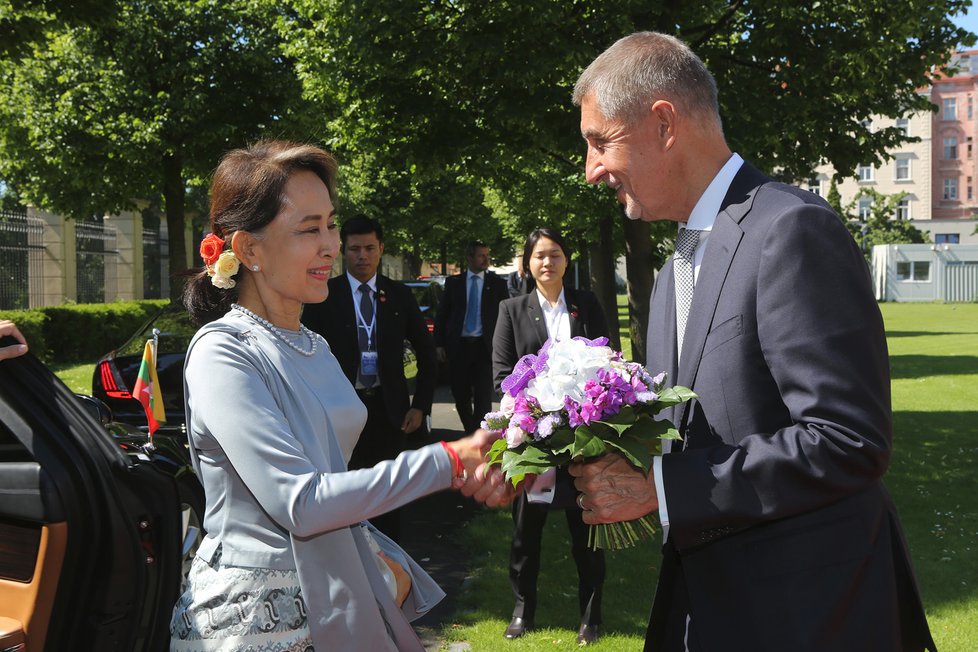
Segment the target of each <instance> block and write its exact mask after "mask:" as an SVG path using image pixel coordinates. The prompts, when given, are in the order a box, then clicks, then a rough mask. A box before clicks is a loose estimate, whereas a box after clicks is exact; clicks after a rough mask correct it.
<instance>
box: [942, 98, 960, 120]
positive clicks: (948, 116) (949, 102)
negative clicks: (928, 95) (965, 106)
mask: <svg viewBox="0 0 978 652" xmlns="http://www.w3.org/2000/svg"><path fill="white" fill-rule="evenodd" d="M944 119H945V120H957V119H958V101H957V100H956V99H955V98H953V97H946V98H944Z"/></svg>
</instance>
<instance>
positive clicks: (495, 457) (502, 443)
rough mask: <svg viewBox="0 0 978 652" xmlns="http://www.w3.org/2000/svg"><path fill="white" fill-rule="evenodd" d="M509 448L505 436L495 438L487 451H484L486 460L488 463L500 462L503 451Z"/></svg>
mask: <svg viewBox="0 0 978 652" xmlns="http://www.w3.org/2000/svg"><path fill="white" fill-rule="evenodd" d="M508 450H509V444H508V443H507V442H506V439H505V438H501V439H497V440H496V441H494V442H492V446H490V447H489V452H488V453H486V461H488V462H489V464H502V462H503V453H505V452H506V451H508Z"/></svg>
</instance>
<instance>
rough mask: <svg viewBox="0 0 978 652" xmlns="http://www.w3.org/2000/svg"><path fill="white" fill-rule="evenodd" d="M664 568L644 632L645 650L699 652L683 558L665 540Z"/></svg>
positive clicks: (646, 651) (660, 574)
mask: <svg viewBox="0 0 978 652" xmlns="http://www.w3.org/2000/svg"><path fill="white" fill-rule="evenodd" d="M662 555H663V557H662V568H661V570H660V571H659V583H658V587H657V588H656V593H658V592H659V591H662V592H663V595H662V596H659V595H656V599H655V600H654V602H653V604H652V614H651V615H650V616H649V626H648V629H647V630H646V633H645V652H700V651H701V650H702V647H701V646H700V643H699V639H698V638H697V636H696V625H695V624H694V623H693V621H692V619H691V618H690V616H689V592H688V591H687V589H686V579H685V576H684V575H683V569H682V559H681V558H680V556H679V554H678V553H677V552H676V548H675V547H674V546H673V545H672V543H670V542H669V541H666V543H665V544H664V545H663V546H662Z"/></svg>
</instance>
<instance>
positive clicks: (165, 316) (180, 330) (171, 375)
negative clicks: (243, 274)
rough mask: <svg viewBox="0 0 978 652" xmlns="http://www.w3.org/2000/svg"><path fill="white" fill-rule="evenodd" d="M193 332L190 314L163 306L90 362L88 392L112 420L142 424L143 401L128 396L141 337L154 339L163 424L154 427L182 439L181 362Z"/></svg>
mask: <svg viewBox="0 0 978 652" xmlns="http://www.w3.org/2000/svg"><path fill="white" fill-rule="evenodd" d="M196 332H197V327H196V326H195V325H194V323H193V322H192V321H191V320H190V315H189V314H187V311H186V310H184V309H183V307H182V306H180V305H178V304H173V303H171V304H168V305H167V306H165V307H164V308H163V309H161V310H160V311H159V312H158V313H156V314H155V315H153V316H152V317H151V318H150V319H149V320H148V321H147V322H146V323H145V324H143V325H142V326H140V328H139V329H138V330H137V331H136V332H135V333H133V334H132V336H131V337H130V338H129V339H128V340H127V341H126V342H125V343H123V344H122V345H121V346H120V347H119V348H117V349H115V350H114V351H111V352H109V353H108V354H106V355H105V356H103V357H102V359H101V360H99V361H98V363H97V364H96V365H95V371H94V373H93V375H92V395H93V396H95V397H96V398H98V399H100V400H102V401H104V402H105V404H106V405H108V406H109V409H111V410H112V414H113V415H114V417H115V419H116V421H121V422H123V423H128V424H131V425H134V426H137V427H140V428H142V429H146V428H147V424H146V413H145V412H144V411H143V406H142V404H141V403H140V402H139V401H137V400H136V399H134V398H133V396H132V389H133V387H134V386H135V385H136V377H137V376H138V375H139V365H140V363H141V362H142V360H143V348H144V347H145V346H146V340H148V339H151V338H153V337H154V335H155V336H156V338H157V347H156V374H157V376H158V378H159V383H160V392H161V393H162V395H163V409H164V411H165V412H166V423H165V424H162V425H161V427H160V429H159V430H158V431H157V432H158V433H160V434H163V435H179V437H178V439H180V440H181V441H184V440H185V439H186V428H185V426H184V420H185V417H184V412H183V361H184V358H185V357H186V354H187V346H189V344H190V340H191V338H193V336H194V333H196Z"/></svg>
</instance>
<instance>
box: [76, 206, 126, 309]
mask: <svg viewBox="0 0 978 652" xmlns="http://www.w3.org/2000/svg"><path fill="white" fill-rule="evenodd" d="M116 233H117V232H116V229H115V228H114V227H111V226H105V225H104V224H101V223H99V222H78V223H76V224H75V264H76V266H77V267H76V274H77V292H78V298H77V301H78V303H101V302H103V301H106V300H111V299H112V298H113V297H115V296H116V287H115V286H116V283H117V275H116V270H115V265H116V257H117V256H118V254H119V252H118V250H117V249H116Z"/></svg>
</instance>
